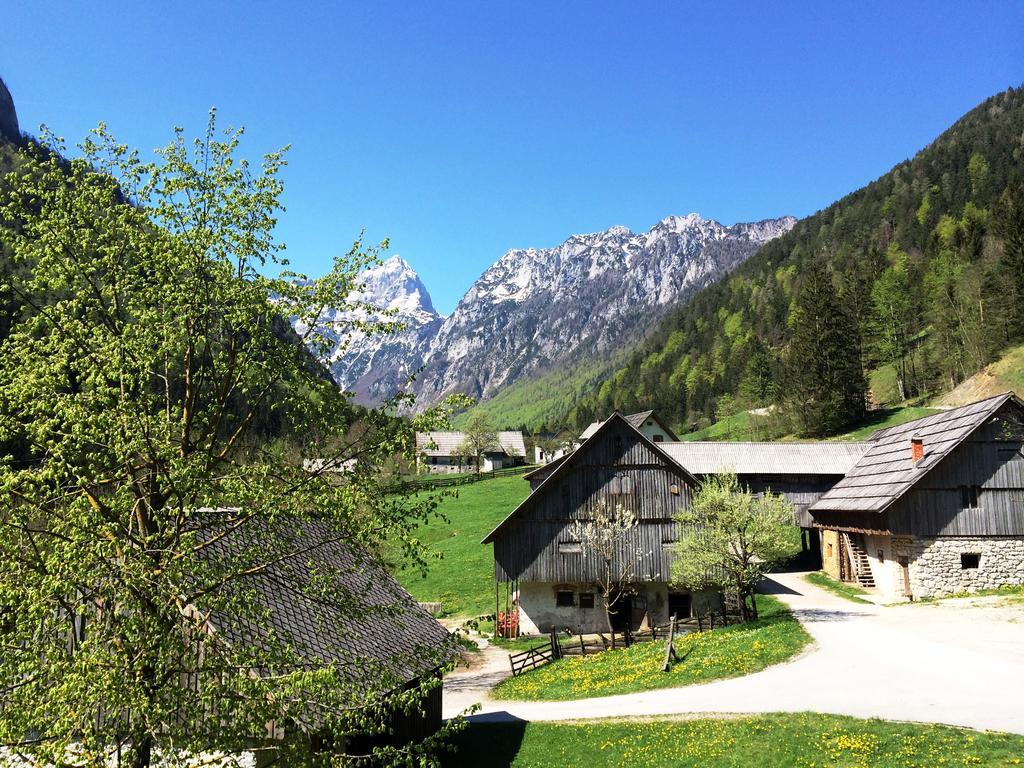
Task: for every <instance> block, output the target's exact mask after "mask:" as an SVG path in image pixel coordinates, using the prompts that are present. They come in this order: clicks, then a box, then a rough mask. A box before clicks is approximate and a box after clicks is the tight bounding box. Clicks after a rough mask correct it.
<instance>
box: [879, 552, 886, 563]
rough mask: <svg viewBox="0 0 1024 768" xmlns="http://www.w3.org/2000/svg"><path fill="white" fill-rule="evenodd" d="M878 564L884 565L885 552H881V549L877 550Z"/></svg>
mask: <svg viewBox="0 0 1024 768" xmlns="http://www.w3.org/2000/svg"><path fill="white" fill-rule="evenodd" d="M878 562H880V563H884V562H885V552H884V551H883V550H881V549H880V550H878Z"/></svg>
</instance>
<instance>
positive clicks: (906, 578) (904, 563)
mask: <svg viewBox="0 0 1024 768" xmlns="http://www.w3.org/2000/svg"><path fill="white" fill-rule="evenodd" d="M899 562H900V571H902V572H903V596H904V597H909V598H910V599H911V600H913V599H914V593H913V591H912V590H911V589H910V559H909V558H908V557H906V556H901V557H900V559H899Z"/></svg>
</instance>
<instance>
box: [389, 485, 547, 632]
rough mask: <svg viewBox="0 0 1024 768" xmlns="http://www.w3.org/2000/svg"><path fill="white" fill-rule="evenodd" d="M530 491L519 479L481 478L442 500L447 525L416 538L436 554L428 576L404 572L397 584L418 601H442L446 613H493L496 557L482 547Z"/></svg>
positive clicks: (426, 530)
mask: <svg viewBox="0 0 1024 768" xmlns="http://www.w3.org/2000/svg"><path fill="white" fill-rule="evenodd" d="M529 492H530V483H529V482H528V481H526V480H524V479H523V478H522V476H518V475H517V476H513V477H500V478H496V479H493V480H481V481H480V482H477V483H473V484H471V485H463V486H459V487H458V491H457V493H458V495H457V496H448V497H445V498H443V499H442V500H441V508H440V509H441V512H442V514H443V515H444V516H445V517H446V518H447V522H443V521H440V520H434V521H432V522H431V523H430V524H428V525H425V526H421V527H420V529H419V530H418V531H417V533H416V534H415V535H416V536H417V537H418V538H419V539H420V541H422V542H424V543H425V544H428V545H429V546H430V548H431V550H432V551H433V552H434V553H435V554H436V556H437V557H436V558H435V559H433V560H432V561H431V562H430V567H429V570H428V572H427V574H426V575H423V574H421V573H420V572H419V571H415V570H410V569H403V570H399V571H398V572H397V573H396V576H397V577H398V580H399V581H400V582H401V583H402V586H403V587H405V588H406V589H407V590H409V592H410V593H411V594H412V596H413V597H415V598H416V599H417V600H419V601H421V602H436V601H440V602H441V603H442V610H443V611H444V613H445V614H446V615H449V616H459V617H466V618H469V617H475V616H480V615H483V614H487V613H493V612H494V556H493V553H492V550H491V546H490V545H485V544H481V543H480V540H481V539H483V537H484V536H486V535H487V534H488V533H490V532H491V530H492V529H493V528H494V527H495V526H496V525H497V524H498V523H500V522H501V521H502V520H503V519H504V518H505V516H506V515H508V513H509V512H511V511H512V510H513V509H515V508H516V506H517V505H518V504H519V502H521V501H522V500H523V499H525V498H526V496H527V495H528V494H529Z"/></svg>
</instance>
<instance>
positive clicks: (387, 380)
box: [326, 213, 795, 407]
mask: <svg viewBox="0 0 1024 768" xmlns="http://www.w3.org/2000/svg"><path fill="white" fill-rule="evenodd" d="M794 222H795V220H794V219H793V218H792V217H784V218H781V219H768V220H765V221H759V222H752V223H741V224H735V225H733V226H731V227H726V226H723V225H722V224H720V223H719V222H717V221H714V220H712V219H705V218H704V217H702V216H701V215H700V214H697V213H690V214H687V215H685V216H668V217H666V218H664V219H662V220H661V221H659V222H658V223H657V224H655V225H654V226H653V227H651V228H650V230H648V231H647V232H644V233H639V234H637V233H634V232H632V231H630V229H629V228H628V227H624V226H613V227H609V228H608V229H606V230H603V231H601V232H594V233H590V234H578V235H572V236H571V237H569V238H567V239H566V240H565V241H564V242H563V243H561V244H560V245H557V246H554V247H552V248H525V249H512V250H510V251H508V252H506V253H505V254H504V255H503V256H501V258H499V259H498V260H497V261H496V262H494V263H493V264H492V265H491V266H490V267H488V268H487V269H486V270H484V273H483V274H482V275H481V276H480V277H479V278H478V279H477V280H476V282H474V283H473V285H471V286H470V288H469V290H468V291H466V293H465V295H464V296H463V297H462V299H461V300H460V301H459V303H458V305H457V306H456V308H455V311H454V312H453V313H452V314H451V315H450V316H449V317H447V318H443V317H441V316H440V315H439V314H438V313H437V312H436V311H435V310H434V307H433V304H432V303H431V301H430V295H429V293H427V289H426V288H425V287H424V285H423V283H422V282H421V281H420V279H419V276H418V275H417V274H416V272H415V271H414V270H413V269H412V267H410V266H409V264H408V263H407V262H406V261H405V260H404V259H402V258H401V257H399V256H392V257H391V258H390V259H388V260H387V261H385V262H383V263H381V264H379V265H377V266H375V267H373V268H372V269H369V270H367V271H366V272H365V273H364V274H363V275H362V276H361V282H362V283H363V286H364V287H363V290H362V291H361V292H360V297H361V298H362V299H363V300H364V301H365V302H367V303H369V304H371V305H373V306H377V307H381V308H382V309H383V308H387V309H393V310H394V311H395V313H396V315H397V318H396V319H398V320H399V321H401V322H403V323H405V325H406V330H404V331H401V332H399V333H396V334H392V335H390V336H387V337H366V336H363V335H361V333H359V332H356V333H339V334H338V343H337V345H336V346H335V349H334V352H333V353H332V355H331V356H330V359H328V360H327V361H326V362H327V363H328V364H329V366H330V369H331V372H332V374H333V375H334V377H335V379H336V380H337V381H338V383H339V385H340V386H342V387H345V388H346V389H349V390H352V391H354V392H355V393H356V394H357V396H358V397H357V399H358V400H359V401H361V402H366V403H379V402H381V401H382V400H384V399H386V398H387V397H390V396H391V395H393V394H394V393H396V392H397V391H400V390H403V389H408V388H410V386H411V388H412V391H413V392H414V394H416V396H417V401H418V405H419V407H426V406H428V405H430V404H432V403H435V402H437V401H438V400H440V399H441V398H442V397H444V396H446V395H448V394H451V393H453V392H464V393H466V394H469V395H471V396H473V397H477V398H484V399H486V398H488V397H490V396H492V395H494V394H496V393H497V392H498V390H500V389H501V388H503V387H505V386H507V385H509V384H512V383H514V382H516V381H518V380H520V379H523V378H526V377H529V376H534V375H538V374H540V373H543V372H545V371H548V370H552V369H557V368H558V367H559V366H564V365H568V364H572V363H574V362H577V361H580V360H585V359H590V360H595V361H598V360H601V359H603V358H607V356H608V355H609V354H610V353H611V352H612V351H613V350H614V349H616V348H618V347H621V346H623V345H624V344H628V343H631V342H635V341H637V340H639V339H640V338H642V337H643V336H644V335H645V334H646V333H647V332H648V331H649V330H651V329H652V328H654V327H655V325H656V323H657V322H658V320H660V319H661V318H662V317H663V316H664V315H665V314H666V313H667V312H669V311H670V310H671V309H672V308H673V307H675V306H677V305H678V304H680V303H681V302H683V301H686V300H687V299H688V298H689V297H690V296H691V295H692V294H693V293H695V292H696V291H698V290H699V289H701V288H703V287H704V286H706V285H708V284H709V283H711V282H713V281H715V280H717V279H718V278H719V277H721V276H722V275H724V274H725V273H727V272H728V271H730V270H731V269H733V268H734V267H736V266H737V265H739V264H740V263H742V262H743V261H744V260H745V259H746V258H747V257H749V256H751V255H752V254H753V253H754V252H755V251H756V250H757V249H758V248H759V247H760V246H761V245H762V244H763V243H765V242H767V241H768V240H770V239H772V238H774V237H777V236H778V235H781V234H783V233H784V232H786V231H788V230H789V229H790V228H792V226H793V223H794ZM339 315H340V313H339ZM333 319H336V320H339V321H341V323H340V324H341V325H343V324H344V321H345V318H344V317H336V318H333ZM327 325H328V326H329V325H331V322H330V320H329V321H328V323H327ZM416 371H420V373H419V375H417V377H416V380H415V382H414V383H412V384H411V385H410V380H409V377H410V374H412V373H415V372H416Z"/></svg>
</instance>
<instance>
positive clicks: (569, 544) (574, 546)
mask: <svg viewBox="0 0 1024 768" xmlns="http://www.w3.org/2000/svg"><path fill="white" fill-rule="evenodd" d="M582 552H583V545H582V544H580V543H579V542H578V541H560V542H558V554H560V555H578V554H580V553H582Z"/></svg>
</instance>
